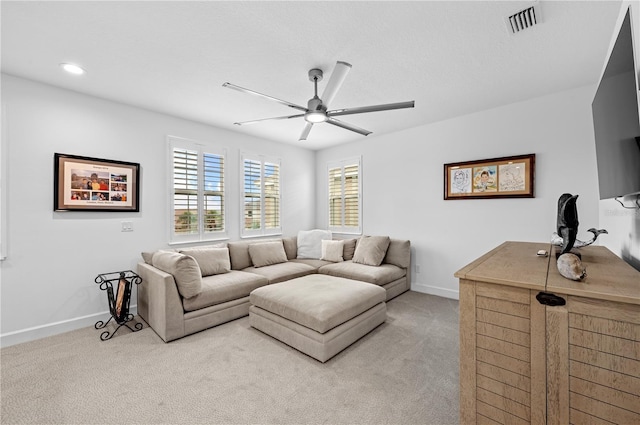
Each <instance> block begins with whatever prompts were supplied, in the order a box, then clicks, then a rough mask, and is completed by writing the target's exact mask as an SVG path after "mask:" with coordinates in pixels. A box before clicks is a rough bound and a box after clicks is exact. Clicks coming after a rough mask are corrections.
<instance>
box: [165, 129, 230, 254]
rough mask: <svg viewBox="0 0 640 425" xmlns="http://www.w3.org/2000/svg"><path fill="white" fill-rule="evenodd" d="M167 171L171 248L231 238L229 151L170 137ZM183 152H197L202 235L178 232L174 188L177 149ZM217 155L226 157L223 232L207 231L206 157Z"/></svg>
mask: <svg viewBox="0 0 640 425" xmlns="http://www.w3.org/2000/svg"><path fill="white" fill-rule="evenodd" d="M167 145H168V149H167V169H168V170H169V172H168V173H167V174H168V186H169V201H168V204H169V245H176V244H183V243H193V242H214V241H220V240H227V239H229V235H228V228H229V226H228V214H227V204H228V202H227V198H228V195H227V180H228V178H227V175H228V173H227V168H228V167H227V150H226V148H224V147H221V146H218V145H216V144H212V143H204V142H200V141H196V140H192V139H186V138H183V137H177V136H167ZM175 149H182V150H186V151H195V152H197V189H196V200H197V211H198V232H197V233H189V234H179V233H176V232H175V193H176V190H175V187H174V177H175V169H174V150H175ZM205 154H210V155H216V156H219V157H221V158H222V190H221V192H222V201H221V203H222V208H221V213H222V223H223V226H222V230H216V231H206V230H205V225H204V224H205V215H206V214H205V195H206V192H207V191H206V190H205V168H204V155H205Z"/></svg>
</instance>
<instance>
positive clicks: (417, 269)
mask: <svg viewBox="0 0 640 425" xmlns="http://www.w3.org/2000/svg"><path fill="white" fill-rule="evenodd" d="M416 273H420V266H419V265H418V264H416Z"/></svg>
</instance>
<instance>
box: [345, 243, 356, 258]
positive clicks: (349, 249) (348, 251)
mask: <svg viewBox="0 0 640 425" xmlns="http://www.w3.org/2000/svg"><path fill="white" fill-rule="evenodd" d="M343 242H344V251H343V253H342V258H343V259H344V261H348V260H352V259H353V254H354V253H355V252H356V239H344V241H343Z"/></svg>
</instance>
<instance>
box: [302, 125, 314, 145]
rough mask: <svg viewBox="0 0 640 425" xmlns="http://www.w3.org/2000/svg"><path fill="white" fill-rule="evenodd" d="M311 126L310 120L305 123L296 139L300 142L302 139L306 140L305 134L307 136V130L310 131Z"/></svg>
mask: <svg viewBox="0 0 640 425" xmlns="http://www.w3.org/2000/svg"><path fill="white" fill-rule="evenodd" d="M311 127H313V123H312V122H308V123H307V125H305V126H304V129H303V130H302V133H301V134H300V138H299V139H298V141H299V142H301V141H303V140H307V136H309V132H310V131H311Z"/></svg>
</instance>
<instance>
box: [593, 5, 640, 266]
mask: <svg viewBox="0 0 640 425" xmlns="http://www.w3.org/2000/svg"><path fill="white" fill-rule="evenodd" d="M629 6H631V29H632V31H633V38H634V39H633V41H634V43H635V44H634V51H635V61H636V69H637V70H638V76H637V78H638V80H640V3H639V2H638V1H624V2H623V4H622V6H621V7H620V14H619V16H618V21H617V23H616V26H615V30H614V32H613V33H612V34H611V42H610V46H609V53H608V54H607V58H602V72H601V74H603V73H604V69H605V66H606V63H607V60H608V55H610V54H611V51H612V50H613V45H614V43H615V41H616V38H617V36H618V32H619V31H620V27H621V26H622V21H623V19H624V17H625V14H626V12H627V9H628V7H629ZM638 86H639V87H640V84H638ZM594 94H595V92H594ZM639 95H640V93H639ZM638 100H639V102H638V107H639V108H640V96H638ZM638 166H639V167H640V165H638ZM636 199H637V198H636V197H635V196H634V197H629V198H625V199H624V200H623V201H624V204H625V205H626V206H633V205H634V201H636ZM599 205H600V215H599V219H600V227H601V228H603V229H607V231H608V232H609V234H608V235H607V237H606V238H603V239H602V245H604V246H606V247H607V248H609V249H610V250H611V251H612V252H614V253H616V254H617V255H618V256H620V257H622V258H623V259H624V260H625V261H627V262H628V263H629V264H631V265H633V266H634V267H635V268H636V269H638V270H640V209H633V208H631V209H627V208H623V207H622V206H621V205H620V204H619V203H618V202H616V201H615V200H613V199H605V200H602V201H600V202H599Z"/></svg>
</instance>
